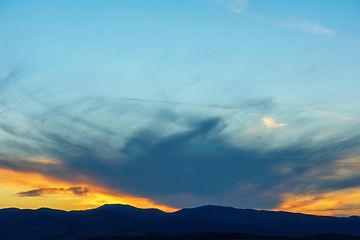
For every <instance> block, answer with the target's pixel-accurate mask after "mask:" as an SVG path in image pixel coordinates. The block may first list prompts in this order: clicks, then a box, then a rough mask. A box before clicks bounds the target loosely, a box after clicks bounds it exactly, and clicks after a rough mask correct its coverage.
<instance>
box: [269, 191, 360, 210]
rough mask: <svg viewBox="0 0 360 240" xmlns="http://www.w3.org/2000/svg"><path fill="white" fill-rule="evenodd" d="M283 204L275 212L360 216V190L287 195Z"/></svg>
mask: <svg viewBox="0 0 360 240" xmlns="http://www.w3.org/2000/svg"><path fill="white" fill-rule="evenodd" d="M282 196H283V203H282V204H280V206H279V207H277V208H275V209H272V210H273V211H286V212H298V213H305V214H314V215H324V216H352V215H358V216H360V188H359V187H356V188H351V189H346V190H338V191H333V192H329V193H323V194H304V195H296V194H291V193H285V194H283V195H282Z"/></svg>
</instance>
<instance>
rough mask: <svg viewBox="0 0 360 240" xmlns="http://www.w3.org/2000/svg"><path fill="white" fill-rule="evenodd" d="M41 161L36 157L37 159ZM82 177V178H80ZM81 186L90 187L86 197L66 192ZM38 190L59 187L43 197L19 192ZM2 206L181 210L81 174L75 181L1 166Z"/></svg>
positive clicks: (0, 204)
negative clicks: (104, 184) (121, 206)
mask: <svg viewBox="0 0 360 240" xmlns="http://www.w3.org/2000/svg"><path fill="white" fill-rule="evenodd" d="M34 161H36V162H39V161H37V160H34ZM41 162H42V163H45V164H54V163H55V162H54V161H51V160H50V161H48V160H41ZM81 180H83V181H81ZM74 187H82V188H87V189H89V192H88V193H86V194H85V195H83V196H75V195H74V194H69V193H67V191H66V189H69V188H74ZM38 189H59V191H53V192H54V193H51V194H49V192H51V191H47V192H46V191H45V193H44V194H42V195H40V196H25V197H24V196H22V195H21V196H20V195H19V193H20V192H23V193H24V192H25V193H26V192H27V191H31V190H38ZM0 196H1V203H0V208H9V207H16V208H22V209H24V208H27V209H38V208H41V207H48V208H55V209H61V210H86V209H92V208H96V207H99V206H102V205H104V204H116V203H118V204H128V205H131V206H134V207H138V208H158V209H160V210H163V211H165V212H173V211H176V210H178V209H176V208H172V207H169V206H165V205H161V204H156V203H154V202H152V201H151V200H150V199H146V198H141V197H135V196H129V195H124V194H121V193H119V192H118V191H116V190H111V189H107V188H104V187H101V186H98V185H96V184H92V183H91V181H90V180H89V179H88V178H85V177H83V176H80V177H79V178H77V179H76V182H74V183H71V182H66V181H61V180H59V179H56V178H54V177H51V176H46V175H42V174H39V173H34V172H18V171H13V170H10V169H5V168H0Z"/></svg>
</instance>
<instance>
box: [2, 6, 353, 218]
mask: <svg viewBox="0 0 360 240" xmlns="http://www.w3.org/2000/svg"><path fill="white" fill-rule="evenodd" d="M359 10H360V3H359V2H358V1H350V0H348V1H322V0H318V1H280V0H278V1H276V0H273V1H260V0H259V1H251V0H213V1H211V0H201V1H185V0H184V1H0V29H1V31H0V142H1V146H0V158H1V159H0V167H1V168H2V169H5V170H6V171H10V170H11V171H15V172H22V173H24V172H25V173H29V174H30V173H36V174H40V175H43V176H45V178H46V179H50V180H49V183H48V185H51V184H50V182H51V181H53V180H54V179H56V181H63V182H67V183H68V184H69V185H66V186H67V187H79V186H80V187H81V186H85V185H86V184H87V185H86V186H90V187H89V189H90V190H89V191H86V192H91V191H92V192H93V193H94V194H95V190H91V186H93V188H94V189H95V188H96V187H102V188H104V189H107V190H106V191H105V190H103V192H106V193H109V194H110V193H111V194H113V195H114V194H115V192H116V194H118V195H126V196H127V195H129V196H134V197H141V198H144V199H149V201H152V202H154V203H158V204H162V205H164V206H170V207H174V208H182V207H193V206H198V205H204V204H221V205H230V206H235V207H246V208H259V209H260V208H262V209H280V210H289V211H302V212H308V213H315V214H340V215H341V214H345V215H346V214H348V215H349V214H360V212H359V213H357V209H358V207H359V206H358V205H356V206H355V205H354V203H353V202H351V201H350V200H341V201H340V199H338V200H337V203H336V204H333V205H332V206H331V207H329V206H327V205H326V201H328V202H329V201H330V200H327V199H332V201H333V200H334V199H336V196H339V194H340V192H341V191H345V192H346V194H342V195H346V196H350V195H351V194H354V193H355V192H357V191H358V190H359V189H358V188H360V185H359V184H358V183H357V180H358V178H359V177H360V175H358V174H357V170H356V169H358V165H360V155H359V154H360V153H359V150H358V149H359V148H358V146H359V145H358V144H359V140H360V138H359V137H360V135H359V134H360V132H359V130H358V129H359V126H360V125H359V124H360V112H359V107H358V106H359V104H360V97H359V94H358V89H360V80H359V76H360V70H359V67H358V66H359V63H360V54H359V51H360V28H359V26H360V24H359V23H360V15H359ZM39 159H40V160H39ZM41 159H42V160H41ZM43 159H50V160H51V161H53V162H52V163H54V162H56V164H55V165H51V164H50V165H49V162H44V161H43ZM50 160H49V161H50ZM59 166H61V167H59ZM5 170H4V171H5ZM80 175H81V176H86V178H87V179H88V180H87V182H86V183H85V182H81V181H75V180H74V179H76V178H77V177H78V176H80ZM51 179H52V180H51ZM3 182H7V183H3V184H2V187H1V189H9V188H13V190H14V193H13V194H12V195H11V196H10V195H8V198H9V199H15V198H16V197H17V198H19V196H17V195H16V194H17V192H22V194H21V196H22V197H21V199H22V201H31V199H34V196H29V197H24V195H26V194H23V193H24V192H26V191H31V190H36V189H45V188H49V186H47V183H46V181H44V182H43V183H42V184H43V185H41V186H40V185H39V186H38V185H37V186H31V185H29V186H25V185H24V186H20V185H16V184H15V183H13V182H11V181H10V180H9V179H4V180H3ZM15 185H16V187H15ZM51 186H52V187H53V185H51ZM329 186H333V187H329ZM59 189H64V186H59ZM69 189H70V188H69ZM40 192H41V191H40ZM58 192H59V191H58ZM60 192H61V191H60ZM6 194H8V192H6V193H5V190H3V193H2V195H3V196H5V195H6ZM116 194H115V195H116ZM340 195H341V194H340ZM351 196H352V198H354V196H353V195H351ZM36 197H37V198H51V194H49V191H48V192H47V194H43V195H41V194H40V195H39V196H36ZM77 197H89V196H88V195H86V196H83V195H81V196H77ZM304 199H305V200H304ZM306 199H307V200H306ZM309 199H312V202H319V201H323V202H320V203H321V204H320V203H319V205H316V206H312V205H311V204H305V203H304V201H305V202H306V201H308V202H309ZM85 200H86V199H85ZM349 201H350V202H349ZM19 204H20V203H19ZM47 204H49V203H47ZM99 204H100V202H99ZM286 204H288V205H286ZM9 206H10V205H9V204H8V203H5V204H3V205H2V206H0V207H9ZM299 206H300V207H299ZM351 206H352V207H351ZM18 207H22V205H21V206H20V205H18ZM31 207H33V208H35V207H36V206H35V205H34V206H31ZM38 207H41V206H38ZM349 209H350V210H349Z"/></svg>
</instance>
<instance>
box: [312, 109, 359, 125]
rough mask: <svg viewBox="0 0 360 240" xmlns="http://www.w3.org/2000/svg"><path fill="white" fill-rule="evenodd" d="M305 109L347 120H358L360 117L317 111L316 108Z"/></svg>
mask: <svg viewBox="0 0 360 240" xmlns="http://www.w3.org/2000/svg"><path fill="white" fill-rule="evenodd" d="M306 110H308V111H311V112H315V113H320V114H324V115H328V116H332V117H336V118H338V119H342V120H348V121H355V122H360V119H355V118H349V117H343V116H340V115H336V114H332V113H328V112H323V111H318V110H313V109H306Z"/></svg>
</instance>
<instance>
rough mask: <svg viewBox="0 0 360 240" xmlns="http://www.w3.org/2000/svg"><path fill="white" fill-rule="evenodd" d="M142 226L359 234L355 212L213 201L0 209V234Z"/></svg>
mask: <svg viewBox="0 0 360 240" xmlns="http://www.w3.org/2000/svg"><path fill="white" fill-rule="evenodd" d="M148 232H159V233H161V234H163V235H166V236H168V235H178V234H187V233H195V232H218V233H227V232H238V233H244V234H255V235H263V236H271V237H275V236H284V237H295V238H304V237H308V236H312V235H317V234H347V235H351V236H358V237H360V217H358V216H349V217H334V216H318V215H309V214H303V213H292V212H284V211H267V210H255V209H238V208H233V207H223V206H218V205H205V206H200V207H196V208H183V209H180V210H178V211H175V212H170V213H168V212H164V211H161V210H159V209H155V208H136V207H133V206H131V205H123V204H105V205H103V206H100V207H98V208H94V209H88V210H72V211H64V210H59V209H51V208H39V209H36V210H31V209H17V208H5V209H0V238H1V239H14V240H17V239H29V240H43V239H57V240H78V239H79V240H80V239H87V238H90V237H96V236H106V235H125V236H129V237H136V236H141V235H143V234H146V233H148Z"/></svg>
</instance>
